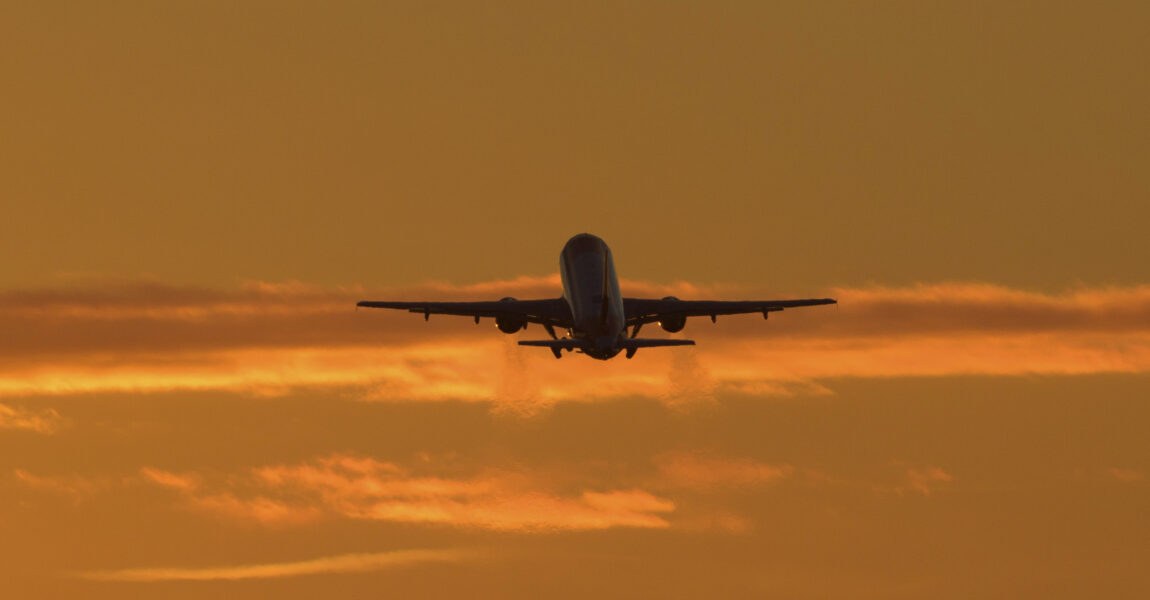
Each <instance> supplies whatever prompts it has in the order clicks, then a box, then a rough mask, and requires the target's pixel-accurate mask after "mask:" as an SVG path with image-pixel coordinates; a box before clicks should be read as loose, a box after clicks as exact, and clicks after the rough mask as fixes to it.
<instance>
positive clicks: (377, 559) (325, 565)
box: [76, 549, 479, 582]
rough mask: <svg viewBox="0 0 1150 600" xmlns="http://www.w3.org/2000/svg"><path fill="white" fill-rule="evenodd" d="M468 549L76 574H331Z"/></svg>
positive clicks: (164, 577)
mask: <svg viewBox="0 0 1150 600" xmlns="http://www.w3.org/2000/svg"><path fill="white" fill-rule="evenodd" d="M478 556H479V555H478V554H477V553H476V552H474V551H470V550H458V549H446V550H394V551H391V552H376V553H370V554H342V555H339V556H326V557H322V558H313V559H311V560H302V561H297V562H286V563H267V564H257V565H239V566H223V567H201V568H186V567H152V568H142V569H122V570H117V571H90V572H85V573H78V574H76V576H77V577H79V578H82V579H89V580H95V581H130V582H151V581H220V580H228V581H234V580H240V579H269V578H274V577H297V576H300V575H320V574H332V573H365V572H369V571H379V570H383V569H396V568H403V567H412V566H416V565H422V564H431V563H460V562H465V561H471V560H475V559H477V558H478Z"/></svg>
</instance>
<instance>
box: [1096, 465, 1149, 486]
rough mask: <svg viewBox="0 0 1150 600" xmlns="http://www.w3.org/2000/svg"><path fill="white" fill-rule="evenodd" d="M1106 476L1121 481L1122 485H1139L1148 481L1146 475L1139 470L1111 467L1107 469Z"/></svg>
mask: <svg viewBox="0 0 1150 600" xmlns="http://www.w3.org/2000/svg"><path fill="white" fill-rule="evenodd" d="M1106 474H1107V475H1108V476H1110V477H1111V478H1113V479H1115V480H1117V481H1121V482H1122V483H1138V482H1140V481H1145V480H1146V475H1145V474H1143V473H1142V471H1139V470H1137V469H1124V468H1121V467H1109V468H1107V469H1106Z"/></svg>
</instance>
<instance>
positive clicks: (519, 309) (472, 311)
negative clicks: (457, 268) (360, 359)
mask: <svg viewBox="0 0 1150 600" xmlns="http://www.w3.org/2000/svg"><path fill="white" fill-rule="evenodd" d="M356 306H363V307H366V308H394V309H398V310H406V311H410V312H413V313H421V314H423V318H424V319H427V318H429V317H430V316H431V315H457V316H462V317H474V318H475V320H476V322H478V320H479V318H480V317H490V318H496V319H500V318H502V319H510V320H522V321H524V322H525V323H539V324H541V325H544V326H550V327H564V328H567V327H571V324H572V319H571V308H570V307H569V306H567V301H566V300H564V299H563V298H555V299H551V300H515V299H513V298H506V299H503V300H495V301H488V302H387V301H374V300H364V301H361V302H357V303H356Z"/></svg>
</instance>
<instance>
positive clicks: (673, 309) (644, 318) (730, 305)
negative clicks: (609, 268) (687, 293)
mask: <svg viewBox="0 0 1150 600" xmlns="http://www.w3.org/2000/svg"><path fill="white" fill-rule="evenodd" d="M837 303H838V301H837V300H835V299H834V298H807V299H802V300H736V301H723V300H678V299H675V298H665V299H663V300H646V299H641V298H623V312H624V313H625V314H626V315H627V325H629V326H630V325H642V324H644V323H654V322H655V321H661V320H664V319H679V318H686V317H711V319H712V320H714V318H715V317H717V316H718V315H738V314H743V313H763V317H764V318H766V316H767V314H768V313H772V312H777V311H780V310H783V309H785V308H798V307H800V306H818V305H821V304H837Z"/></svg>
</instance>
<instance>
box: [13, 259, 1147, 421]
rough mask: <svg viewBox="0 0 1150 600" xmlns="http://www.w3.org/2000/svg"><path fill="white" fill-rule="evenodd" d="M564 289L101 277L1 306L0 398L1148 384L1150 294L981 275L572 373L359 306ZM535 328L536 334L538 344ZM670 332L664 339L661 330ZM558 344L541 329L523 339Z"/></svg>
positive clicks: (531, 399)
mask: <svg viewBox="0 0 1150 600" xmlns="http://www.w3.org/2000/svg"><path fill="white" fill-rule="evenodd" d="M623 287H624V289H625V291H626V293H627V294H628V295H633V296H649V297H660V296H663V295H676V296H679V297H683V298H707V297H731V298H737V297H772V296H776V295H777V294H767V293H765V292H764V291H762V290H751V289H744V288H735V287H730V286H728V287H726V288H719V287H711V288H708V287H702V286H695V285H691V284H687V283H676V284H673V285H669V286H660V285H655V284H650V283H643V282H633V281H630V282H625V283H624V286H623ZM559 291H560V287H559V282H558V280H557V278H555V277H545V278H532V277H522V278H519V279H515V280H510V281H498V282H486V283H481V284H475V285H469V286H453V285H450V284H445V283H432V284H425V285H422V286H413V287H406V288H391V289H387V288H381V289H366V288H360V287H349V288H323V287H317V286H308V285H304V284H300V283H288V284H269V283H251V284H247V285H245V286H243V287H241V288H238V289H235V290H213V289H204V288H190V287H178V286H166V285H163V284H159V283H154V282H152V283H103V284H101V283H99V282H93V283H89V284H87V285H86V286H80V287H75V288H68V289H52V290H31V291H13V292H8V293H4V294H0V326H2V327H3V328H4V330H5V335H6V343H5V344H4V345H3V347H0V359H2V360H0V397H4V396H9V397H12V396H29V395H61V394H80V393H91V392H108V391H120V392H139V393H149V392H159V391H168V390H233V391H247V392H253V393H261V394H275V393H280V392H284V391H287V390H290V389H293V388H298V387H320V388H328V389H330V388H341V389H355V390H357V391H356V393H357V394H358V395H359V396H360V397H364V398H366V399H374V400H385V401H441V400H465V401H479V402H485V403H490V404H491V405H492V406H493V407H495V408H496V409H497V410H500V411H505V412H509V413H516V414H532V413H535V412H538V411H540V410H543V409H545V408H546V407H548V406H550V405H553V404H555V403H556V402H588V401H601V400H604V399H612V398H620V397H647V398H652V399H657V400H659V401H662V402H666V403H668V404H671V405H677V406H678V405H686V406H690V405H692V404H693V403H698V402H705V401H708V400H710V399H713V398H715V397H720V396H722V395H724V394H728V395H729V394H732V393H734V394H743V395H752V396H782V395H794V394H812V393H814V394H818V393H828V392H829V390H828V389H827V388H826V386H825V384H824V383H821V382H825V380H828V379H834V378H842V377H906V376H949V375H1024V374H1088V373H1144V372H1148V371H1150V286H1135V287H1124V288H1081V289H1076V290H1071V291H1068V292H1066V293H1062V294H1041V293H1037V292H1028V291H1021V290H1015V289H1010V288H1006V287H1002V286H994V285H988V284H980V283H967V284H959V283H947V284H938V285H920V286H911V287H903V288H885V287H869V288H843V289H838V290H834V291H833V292H831V293H833V294H834V295H836V296H837V297H838V298H839V300H840V302H841V305H840V307H838V308H826V307H823V308H809V309H798V310H788V311H785V312H783V313H781V314H776V315H775V316H773V317H772V318H771V319H770V321H769V322H767V323H764V322H762V320H761V319H760V318H758V317H754V316H743V317H727V318H724V319H721V320H720V321H719V323H718V324H716V325H712V324H711V323H709V322H707V320H706V319H697V320H692V321H691V322H690V323H691V324H690V325H688V329H687V330H686V332H685V334H689V335H690V336H691V337H692V338H694V339H696V340H697V341H698V342H699V346H697V347H695V348H690V349H678V350H668V349H654V350H643V351H641V352H640V353H639V354H638V355H637V357H636V358H635V359H634V360H630V361H628V360H625V359H618V360H613V361H609V362H607V363H603V362H599V361H591V360H586V359H583V358H582V357H575V356H574V355H571V357H570V358H565V359H564V360H561V361H556V360H554V359H553V358H552V357H551V356H550V354H548V353H546V352H535V351H533V350H532V349H526V348H520V347H518V346H516V345H515V344H514V342H515V340H516V339H518V338H519V336H505V335H503V334H499V333H495V332H493V331H492V329H491V328H490V327H489V325H490V320H487V321H486V324H487V325H488V326H479V327H477V326H474V325H472V324H471V323H470V322H469V321H468V320H467V319H462V318H453V317H436V318H433V319H431V321H430V322H429V323H425V322H424V320H423V319H421V318H418V317H417V316H414V315H410V314H407V313H404V312H398V311H379V310H367V309H364V310H359V311H356V310H354V308H353V305H354V302H355V301H356V300H359V299H363V298H394V299H416V298H425V299H442V300H458V299H483V298H495V297H500V296H504V295H512V296H516V297H521V298H532V297H535V298H538V297H556V296H558V295H559ZM531 332H535V335H532V333H531ZM660 334H661V332H658V330H657V329H656V330H655V332H653V333H651V334H650V335H660ZM521 335H522V336H523V337H527V338H531V337H535V336H536V335H537V336H539V337H542V336H543V335H544V334H543V333H542V331H541V330H540V329H538V328H537V327H535V328H531V329H529V330H528V333H526V334H521Z"/></svg>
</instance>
